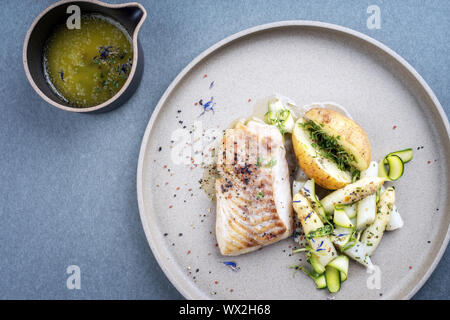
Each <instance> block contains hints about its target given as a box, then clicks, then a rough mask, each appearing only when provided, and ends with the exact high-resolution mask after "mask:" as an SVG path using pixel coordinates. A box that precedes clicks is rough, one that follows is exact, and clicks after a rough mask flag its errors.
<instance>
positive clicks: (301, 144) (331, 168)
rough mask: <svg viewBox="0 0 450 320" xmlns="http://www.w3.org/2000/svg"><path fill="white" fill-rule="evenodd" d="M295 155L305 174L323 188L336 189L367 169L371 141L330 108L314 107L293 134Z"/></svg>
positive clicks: (356, 126)
mask: <svg viewBox="0 0 450 320" xmlns="http://www.w3.org/2000/svg"><path fill="white" fill-rule="evenodd" d="M292 142H293V147H294V152H295V155H296V157H297V161H298V164H299V166H300V167H301V168H302V170H303V171H304V172H305V174H306V175H307V176H308V177H309V178H311V179H314V180H315V181H316V182H317V184H319V185H320V186H321V187H323V188H325V189H329V190H336V189H340V188H343V187H345V186H346V185H347V184H349V183H351V182H352V177H353V176H355V175H358V174H359V172H360V171H361V170H365V169H367V167H368V166H369V163H370V157H371V149H370V143H369V138H368V137H367V135H366V133H365V132H364V130H363V129H362V128H361V127H360V126H359V125H358V124H357V123H356V122H354V121H353V120H351V119H349V118H347V117H346V116H344V115H342V114H340V113H338V112H336V111H333V110H329V109H324V108H312V109H310V110H309V111H308V112H306V114H305V117H303V118H299V119H298V120H297V122H296V124H295V127H294V130H293V133H292Z"/></svg>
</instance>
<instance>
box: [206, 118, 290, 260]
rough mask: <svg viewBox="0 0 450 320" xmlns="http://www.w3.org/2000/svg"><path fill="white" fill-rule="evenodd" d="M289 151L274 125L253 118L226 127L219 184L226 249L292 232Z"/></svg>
mask: <svg viewBox="0 0 450 320" xmlns="http://www.w3.org/2000/svg"><path fill="white" fill-rule="evenodd" d="M285 153H286V152H285V150H284V145H283V140H282V136H281V134H280V132H279V131H278V129H277V128H275V127H272V126H268V125H266V124H261V123H257V122H249V123H248V124H247V125H243V124H239V125H237V127H236V128H234V129H228V130H227V131H226V132H225V134H224V137H223V139H222V144H221V145H220V146H219V161H218V167H217V169H218V172H219V174H220V178H218V179H217V180H216V185H215V189H216V198H217V210H216V211H217V216H216V237H217V243H218V246H219V249H220V252H221V253H222V254H223V255H228V256H236V255H240V254H244V253H247V252H251V251H255V250H257V249H259V248H261V247H263V246H266V245H269V244H271V243H274V242H277V241H279V240H281V239H285V238H286V237H288V236H289V235H290V234H292V230H293V213H292V205H291V203H292V198H291V192H290V182H289V169H288V166H287V161H286V158H285Z"/></svg>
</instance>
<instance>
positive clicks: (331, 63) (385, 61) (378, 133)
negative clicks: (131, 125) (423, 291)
mask: <svg viewBox="0 0 450 320" xmlns="http://www.w3.org/2000/svg"><path fill="white" fill-rule="evenodd" d="M212 81H214V86H213V87H212V88H210V84H211V82H212ZM274 92H277V93H281V94H283V95H285V96H288V97H290V98H292V99H293V100H294V101H296V102H297V104H298V105H306V104H309V103H312V102H317V101H330V100H331V101H336V102H338V103H340V104H341V105H343V106H345V107H346V108H347V110H349V112H350V113H351V114H352V116H353V118H354V119H355V120H356V121H357V122H358V123H359V124H360V125H361V126H362V127H363V128H364V129H365V130H366V132H367V134H368V136H369V138H370V141H371V144H372V150H373V154H372V157H373V159H377V160H378V159H380V158H381V157H382V156H384V155H385V154H386V153H388V152H390V151H393V150H398V149H403V148H407V147H412V148H413V149H414V159H413V160H412V162H410V163H408V164H407V165H406V170H405V174H404V176H403V177H402V178H401V179H400V180H399V181H397V182H396V183H395V186H396V190H397V198H398V201H397V207H398V208H399V211H400V212H401V214H402V216H403V219H404V221H405V226H404V228H402V229H400V230H397V231H392V232H387V233H386V235H385V237H384V238H383V241H382V242H381V245H380V247H379V248H378V249H377V251H376V252H375V254H374V255H373V256H372V261H374V263H375V264H376V265H378V266H379V267H380V269H381V271H382V273H381V278H380V279H381V282H380V284H381V288H379V289H369V288H368V286H367V282H368V280H370V279H369V277H370V276H371V275H370V274H367V273H366V271H365V269H364V268H363V267H361V266H359V265H357V264H356V263H352V264H351V267H350V270H349V278H348V280H347V281H346V282H345V283H344V284H343V286H342V289H341V291H340V292H339V293H338V294H336V295H335V297H336V298H337V299H378V298H388V299H402V298H403V299H405V298H410V297H411V296H412V295H413V294H414V293H415V292H416V291H417V290H418V289H419V288H420V287H421V286H422V284H423V283H424V282H425V281H426V279H427V278H428V277H429V275H430V274H431V272H432V271H433V269H434V268H435V266H436V264H437V263H438V261H439V259H440V257H441V256H442V253H443V252H444V250H445V248H446V246H447V243H448V239H449V217H450V215H449V214H448V213H449V210H448V209H447V208H449V203H448V200H447V194H449V191H450V190H449V179H448V177H449V167H450V166H449V160H448V159H450V143H449V124H448V120H447V118H446V116H445V113H444V112H443V110H442V107H441V106H440V104H439V102H438V100H437V99H436V97H435V95H434V94H433V92H432V91H431V89H430V88H429V87H428V85H427V84H426V83H425V82H424V80H423V79H422V78H421V77H420V76H419V75H418V74H417V72H416V71H415V70H414V69H413V68H412V67H411V66H410V65H409V64H408V63H407V62H406V61H405V60H404V59H402V58H401V57H400V56H398V55H397V54H396V53H394V52H393V51H392V50H390V49H389V48H387V47H386V46H384V45H382V44H381V43H379V42H377V41H375V40H374V39H371V38H369V37H367V36H365V35H363V34H360V33H358V32H355V31H353V30H350V29H347V28H343V27H339V26H336V25H330V24H326V23H321V22H309V21H286V22H278V23H272V24H268V25H263V26H258V27H255V28H252V29H249V30H245V31H242V32H240V33H237V34H235V35H233V36H230V37H228V38H226V39H225V40H222V41H221V42H219V43H217V44H216V45H214V46H213V47H211V48H209V49H208V50H206V51H205V52H203V53H202V54H201V55H200V56H198V57H197V58H196V59H195V60H194V61H192V62H191V63H190V64H189V65H188V66H187V67H186V68H185V69H184V70H183V71H182V72H181V73H180V74H179V75H178V76H177V78H176V79H175V80H174V81H173V82H172V84H171V85H170V86H169V88H168V89H167V90H166V92H165V93H164V95H163V96H162V98H161V100H160V101H159V103H158V105H157V107H156V109H155V111H154V112H153V115H152V117H151V119H150V122H149V124H148V127H147V130H146V132H145V135H144V138H143V141H142V146H141V152H140V157H139V164H138V172H137V192H138V201H139V210H140V215H141V219H142V224H143V227H144V230H145V234H146V236H147V239H148V242H149V244H150V247H151V249H152V250H153V254H154V256H155V257H156V259H157V260H158V262H159V264H160V266H161V268H162V269H163V270H164V272H165V273H166V275H167V277H168V278H169V279H170V281H171V282H172V283H173V284H174V286H175V287H176V288H177V289H178V290H179V291H180V292H181V293H182V294H183V295H184V296H185V297H186V298H190V299H208V298H217V299H326V298H327V297H329V294H328V293H327V291H326V290H322V291H320V290H316V289H315V288H314V284H313V282H312V281H311V280H310V279H308V278H307V277H305V276H304V275H303V274H300V273H298V274H297V275H296V276H295V278H294V277H293V275H292V270H290V269H288V266H289V265H292V264H297V263H299V259H302V260H303V261H302V262H300V263H303V264H304V263H305V259H304V256H303V255H302V254H297V255H294V256H291V255H290V251H291V250H292V247H293V246H294V245H295V243H294V241H293V240H292V239H287V240H284V241H281V242H278V243H276V244H274V245H271V246H268V247H266V248H264V249H262V250H260V251H257V252H254V253H251V254H247V255H243V256H239V257H235V258H231V259H230V258H225V257H223V256H221V255H220V253H219V250H218V248H217V247H216V240H215V233H214V226H215V209H214V208H215V204H214V203H213V202H212V201H211V200H209V198H208V197H207V196H206V195H205V194H204V192H203V191H202V190H200V189H199V183H198V180H199V179H201V178H202V174H203V170H202V169H201V168H200V167H197V168H194V169H191V168H190V166H187V165H176V164H175V163H174V162H173V161H172V160H171V151H172V149H171V146H174V145H176V144H174V143H171V139H172V137H171V135H172V133H173V132H174V131H175V130H176V129H180V128H182V127H183V126H187V129H189V128H190V126H191V125H192V124H194V122H195V121H201V123H202V125H203V128H204V129H208V128H213V129H220V130H222V129H225V128H227V127H228V126H229V124H230V123H231V122H232V120H234V119H235V118H238V117H245V116H249V115H250V114H251V113H252V107H253V104H254V102H255V101H258V100H259V99H262V98H264V97H266V96H268V95H270V94H272V93H274ZM211 96H214V101H215V102H216V103H217V104H216V106H215V113H213V112H211V111H209V112H206V113H205V114H204V115H202V116H200V117H199V114H200V113H201V111H202V108H201V106H199V105H195V102H197V101H199V99H203V101H204V102H206V101H207V100H208V99H209V98H210V97H211ZM178 110H180V112H178ZM179 121H182V123H180V122H179ZM421 146H423V148H420V149H419V150H417V148H418V147H421ZM160 147H161V151H159V149H160ZM178 188H179V189H178ZM175 195H176V196H175ZM180 233H181V234H182V235H180ZM223 261H234V262H236V263H237V264H238V266H239V267H240V270H239V271H238V272H234V271H233V270H231V269H230V268H229V267H227V266H225V265H224V264H223V263H222V262H223ZM197 269H198V271H197Z"/></svg>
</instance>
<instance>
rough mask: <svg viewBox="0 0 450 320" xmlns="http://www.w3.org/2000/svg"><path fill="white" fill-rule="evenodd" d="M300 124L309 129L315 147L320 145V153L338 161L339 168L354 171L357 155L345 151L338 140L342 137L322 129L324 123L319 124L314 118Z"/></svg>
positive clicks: (335, 161)
mask: <svg viewBox="0 0 450 320" xmlns="http://www.w3.org/2000/svg"><path fill="white" fill-rule="evenodd" d="M300 126H301V127H303V128H304V129H306V130H308V132H309V134H310V137H311V139H312V141H313V144H312V145H313V147H317V146H319V147H320V149H318V150H320V154H321V155H322V156H323V157H324V158H327V159H328V160H331V161H333V162H334V163H336V165H337V166H338V168H339V169H341V170H344V171H354V170H353V168H352V166H351V163H352V162H354V161H355V160H356V159H355V156H353V155H351V154H349V153H348V152H347V151H345V150H344V149H343V148H342V147H341V145H340V144H339V143H338V142H337V141H338V140H339V139H340V138H341V137H340V136H337V137H333V136H330V135H328V134H327V133H325V131H324V130H323V129H322V127H323V124H322V123H321V124H320V125H317V124H316V123H314V122H313V121H312V120H308V121H307V122H305V123H300Z"/></svg>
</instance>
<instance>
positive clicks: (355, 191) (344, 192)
mask: <svg viewBox="0 0 450 320" xmlns="http://www.w3.org/2000/svg"><path fill="white" fill-rule="evenodd" d="M384 181H385V179H384V178H379V177H365V178H362V179H360V180H358V181H356V182H354V183H351V184H348V185H346V186H345V187H344V188H342V189H339V190H336V191H334V192H332V193H330V194H329V195H327V196H326V197H325V198H323V199H322V200H321V201H320V202H322V205H323V207H324V209H325V212H326V213H327V214H331V213H333V211H334V206H335V205H337V204H351V203H355V202H357V201H359V200H361V199H364V198H365V197H367V196H370V195H371V194H374V193H375V192H377V190H378V188H380V187H381V186H382V185H383V183H384Z"/></svg>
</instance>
